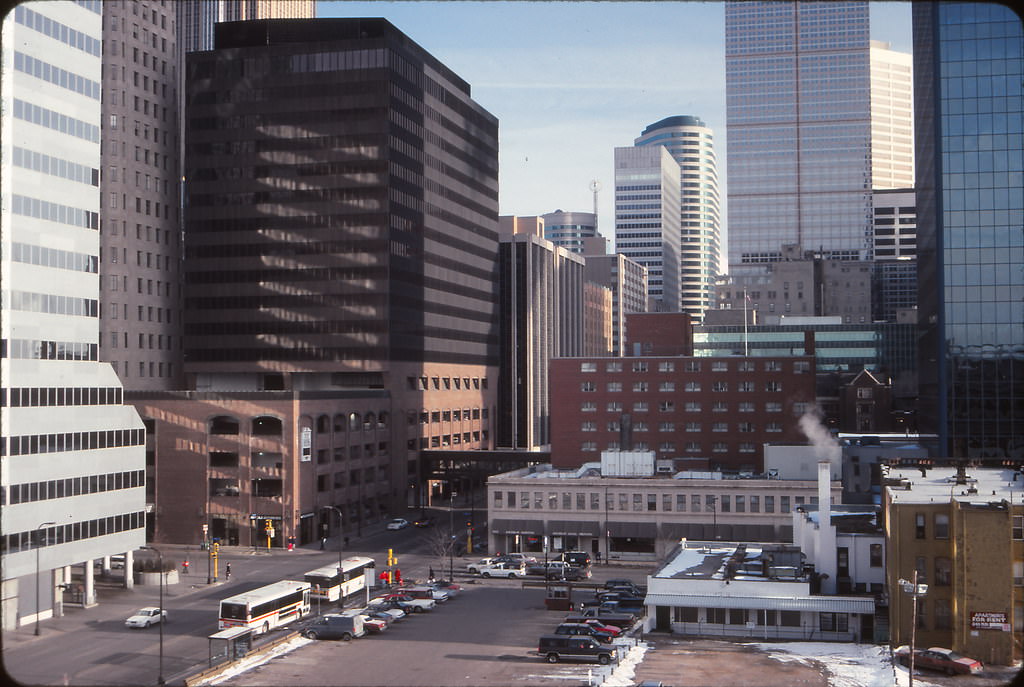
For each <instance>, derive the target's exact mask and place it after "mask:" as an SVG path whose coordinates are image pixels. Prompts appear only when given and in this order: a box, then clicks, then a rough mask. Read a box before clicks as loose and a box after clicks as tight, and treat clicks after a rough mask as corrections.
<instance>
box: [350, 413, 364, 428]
mask: <svg viewBox="0 0 1024 687" xmlns="http://www.w3.org/2000/svg"><path fill="white" fill-rule="evenodd" d="M362 423H363V419H362V418H361V417H359V413H349V414H348V428H349V429H350V430H353V431H355V430H357V429H359V425H361V424H362Z"/></svg>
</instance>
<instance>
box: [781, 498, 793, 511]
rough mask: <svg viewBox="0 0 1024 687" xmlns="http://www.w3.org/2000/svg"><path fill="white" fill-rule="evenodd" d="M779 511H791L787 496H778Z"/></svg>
mask: <svg viewBox="0 0 1024 687" xmlns="http://www.w3.org/2000/svg"><path fill="white" fill-rule="evenodd" d="M779 512H780V513H789V512H791V509H790V505H789V497H788V496H780V497H779Z"/></svg>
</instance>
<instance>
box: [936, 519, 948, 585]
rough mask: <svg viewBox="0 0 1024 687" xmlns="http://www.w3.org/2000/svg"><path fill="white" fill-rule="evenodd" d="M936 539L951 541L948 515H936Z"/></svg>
mask: <svg viewBox="0 0 1024 687" xmlns="http://www.w3.org/2000/svg"><path fill="white" fill-rule="evenodd" d="M935 538H936V539H949V515H947V514H946V513H936V514H935ZM936 584H938V583H936Z"/></svg>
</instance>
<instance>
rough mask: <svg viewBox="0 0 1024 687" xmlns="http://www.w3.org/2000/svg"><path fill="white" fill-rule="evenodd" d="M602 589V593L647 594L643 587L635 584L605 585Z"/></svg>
mask: <svg viewBox="0 0 1024 687" xmlns="http://www.w3.org/2000/svg"><path fill="white" fill-rule="evenodd" d="M604 590H605V591H604V593H619V594H623V593H624V594H629V595H632V596H646V595H647V592H646V590H645V589H644V588H643V587H638V586H636V585H635V584H622V585H616V586H612V587H609V586H607V585H606V586H605V588H604ZM598 593H599V594H600V593H601V592H598Z"/></svg>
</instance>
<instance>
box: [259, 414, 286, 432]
mask: <svg viewBox="0 0 1024 687" xmlns="http://www.w3.org/2000/svg"><path fill="white" fill-rule="evenodd" d="M252 434H253V436H259V437H271V436H273V437H279V436H281V435H282V434H283V431H282V424H281V420H280V419H279V418H276V417H272V416H270V415H260V416H259V417H255V418H253V420H252Z"/></svg>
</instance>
